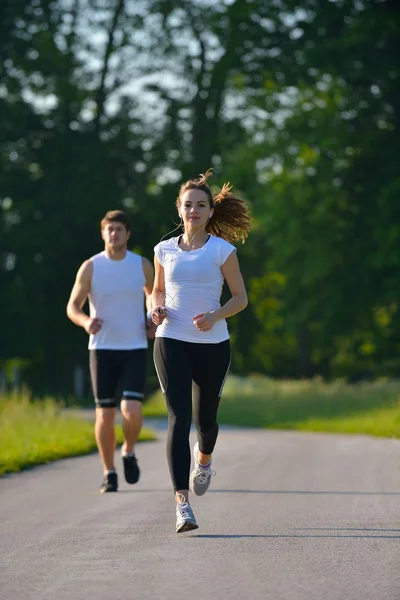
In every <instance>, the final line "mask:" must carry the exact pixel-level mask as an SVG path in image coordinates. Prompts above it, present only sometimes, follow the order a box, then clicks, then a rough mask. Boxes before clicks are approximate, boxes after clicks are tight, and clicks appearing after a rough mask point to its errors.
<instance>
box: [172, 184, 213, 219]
mask: <svg viewBox="0 0 400 600" xmlns="http://www.w3.org/2000/svg"><path fill="white" fill-rule="evenodd" d="M210 213H211V214H212V213H213V209H212V208H211V207H210V202H209V200H208V196H207V194H206V193H205V192H203V190H196V189H193V190H186V192H185V193H184V194H182V196H181V204H180V208H179V214H180V216H181V218H182V220H183V223H184V225H185V229H200V228H202V227H203V228H204V227H205V226H206V224H207V221H208V219H209V218H210Z"/></svg>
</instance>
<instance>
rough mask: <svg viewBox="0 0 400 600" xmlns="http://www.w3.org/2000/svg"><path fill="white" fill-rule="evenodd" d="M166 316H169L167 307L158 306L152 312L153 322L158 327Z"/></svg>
mask: <svg viewBox="0 0 400 600" xmlns="http://www.w3.org/2000/svg"><path fill="white" fill-rule="evenodd" d="M166 316H167V309H166V308H165V306H156V307H155V308H153V310H152V311H151V320H152V321H153V323H155V324H156V325H161V323H162V322H163V321H164V319H165V318H166Z"/></svg>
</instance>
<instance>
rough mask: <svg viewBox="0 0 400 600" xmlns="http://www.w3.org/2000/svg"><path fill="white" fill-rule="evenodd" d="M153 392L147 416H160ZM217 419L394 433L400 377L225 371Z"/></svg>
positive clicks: (399, 427) (399, 426)
mask: <svg viewBox="0 0 400 600" xmlns="http://www.w3.org/2000/svg"><path fill="white" fill-rule="evenodd" d="M165 414H166V411H165V402H164V399H163V397H162V395H161V393H160V392H156V393H155V394H154V395H153V396H152V397H151V398H150V399H149V401H148V402H147V403H146V405H145V415H146V416H148V417H161V416H165ZM218 421H219V423H221V424H225V425H241V426H248V427H264V428H274V429H294V430H298V431H321V432H332V433H355V434H368V435H374V436H382V437H395V438H399V437H400V381H385V380H381V381H376V382H369V383H360V384H356V385H354V384H353V385H351V384H348V383H346V382H344V381H340V380H337V381H335V382H332V383H324V382H322V381H320V380H317V379H315V380H307V381H294V380H290V381H275V380H272V379H268V378H267V377H259V376H254V377H246V378H241V377H236V376H233V375H231V376H230V377H228V379H227V382H226V385H225V387H224V392H223V395H222V399H221V404H220V409H219V416H218Z"/></svg>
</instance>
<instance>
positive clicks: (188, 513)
mask: <svg viewBox="0 0 400 600" xmlns="http://www.w3.org/2000/svg"><path fill="white" fill-rule="evenodd" d="M178 509H179V514H180V515H181V517H182V518H183V519H193V514H192V509H191V508H190V505H189V504H188V503H187V502H186V503H185V504H178Z"/></svg>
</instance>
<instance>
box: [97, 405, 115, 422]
mask: <svg viewBox="0 0 400 600" xmlns="http://www.w3.org/2000/svg"><path fill="white" fill-rule="evenodd" d="M115 412H116V409H115V408H99V407H97V408H96V423H101V424H103V425H105V426H107V425H114V419H115Z"/></svg>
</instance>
